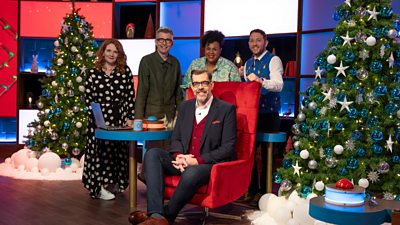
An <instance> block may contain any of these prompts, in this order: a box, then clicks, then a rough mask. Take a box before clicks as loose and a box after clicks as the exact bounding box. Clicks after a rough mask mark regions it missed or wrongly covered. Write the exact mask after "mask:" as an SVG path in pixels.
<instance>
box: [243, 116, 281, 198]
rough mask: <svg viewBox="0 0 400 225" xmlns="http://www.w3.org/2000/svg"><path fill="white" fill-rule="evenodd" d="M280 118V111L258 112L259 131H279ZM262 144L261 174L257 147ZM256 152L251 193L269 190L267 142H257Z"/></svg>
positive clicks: (261, 192)
mask: <svg viewBox="0 0 400 225" xmlns="http://www.w3.org/2000/svg"><path fill="white" fill-rule="evenodd" d="M280 124H281V121H280V118H279V114H278V113H266V114H258V120H257V132H278V131H279V128H280ZM258 146H261V163H262V168H261V176H260V175H259V174H258V169H257V160H256V157H257V148H258ZM255 153H256V154H254V165H253V171H252V173H251V182H250V186H249V189H248V192H249V193H250V194H256V193H260V194H264V193H266V192H267V187H266V183H267V180H266V176H267V175H266V171H267V143H265V142H258V141H257V142H256V151H255Z"/></svg>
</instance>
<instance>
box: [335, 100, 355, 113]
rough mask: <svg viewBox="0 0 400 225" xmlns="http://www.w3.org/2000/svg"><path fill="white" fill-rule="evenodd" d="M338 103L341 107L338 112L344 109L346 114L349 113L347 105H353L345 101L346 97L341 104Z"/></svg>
mask: <svg viewBox="0 0 400 225" xmlns="http://www.w3.org/2000/svg"><path fill="white" fill-rule="evenodd" d="M338 103H339V104H341V105H342V107H341V108H340V112H341V111H342V110H343V109H346V110H347V112H349V111H350V108H349V105H351V104H353V102H348V101H347V97H346V96H345V97H344V99H343V102H340V101H338Z"/></svg>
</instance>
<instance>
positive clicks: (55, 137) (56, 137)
mask: <svg viewBox="0 0 400 225" xmlns="http://www.w3.org/2000/svg"><path fill="white" fill-rule="evenodd" d="M50 138H51V140H53V141H55V140H57V139H58V134H57V133H56V132H53V133H51V135H50Z"/></svg>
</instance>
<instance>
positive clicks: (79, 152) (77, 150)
mask: <svg viewBox="0 0 400 225" xmlns="http://www.w3.org/2000/svg"><path fill="white" fill-rule="evenodd" d="M79 154H81V150H80V149H79V148H73V149H72V155H75V156H77V155H79Z"/></svg>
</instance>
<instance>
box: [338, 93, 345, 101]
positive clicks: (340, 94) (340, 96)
mask: <svg viewBox="0 0 400 225" xmlns="http://www.w3.org/2000/svg"><path fill="white" fill-rule="evenodd" d="M344 97H345V94H344V93H343V92H340V93H339V94H338V95H337V96H336V99H337V100H338V101H341V102H342V101H343V100H344Z"/></svg>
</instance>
